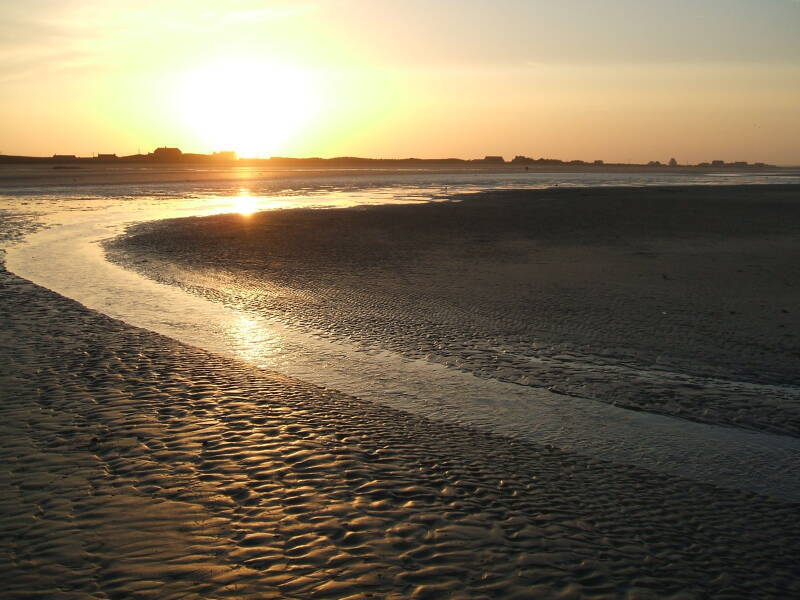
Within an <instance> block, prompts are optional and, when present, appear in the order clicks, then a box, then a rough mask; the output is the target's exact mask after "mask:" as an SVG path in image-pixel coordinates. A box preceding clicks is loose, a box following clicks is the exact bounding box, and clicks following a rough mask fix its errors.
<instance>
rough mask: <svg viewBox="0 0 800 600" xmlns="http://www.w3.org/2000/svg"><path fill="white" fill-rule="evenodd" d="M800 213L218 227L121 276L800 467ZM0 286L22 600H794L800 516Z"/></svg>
mask: <svg viewBox="0 0 800 600" xmlns="http://www.w3.org/2000/svg"><path fill="white" fill-rule="evenodd" d="M796 190H797V188H796V187H793V186H769V189H767V188H766V187H764V186H760V187H758V188H748V187H739V188H720V189H716V190H714V191H713V192H712V191H711V190H709V189H702V190H698V189H697V188H674V189H657V190H646V191H645V190H641V189H631V190H619V189H608V190H596V189H594V190H547V191H540V192H518V191H513V192H496V193H489V194H484V195H480V196H474V197H473V196H469V197H468V196H463V197H454V198H452V199H451V201H449V202H444V203H440V204H422V205H409V206H387V207H361V208H355V209H329V210H316V211H312V210H296V209H295V210H286V211H276V212H270V213H255V214H252V215H248V216H245V215H219V216H211V217H203V218H189V219H179V220H170V221H162V222H156V223H150V224H144V225H140V226H134V227H132V228H131V229H129V231H128V234H127V235H126V236H124V237H123V238H119V239H118V240H115V241H111V242H110V243H108V244H107V245H106V251H107V253H108V256H109V258H111V259H112V260H113V261H116V262H118V263H121V264H124V265H125V266H126V267H128V268H131V269H134V270H136V271H138V272H140V273H143V274H145V275H146V276H148V277H150V278H153V279H157V280H161V281H164V282H167V283H170V284H172V285H175V286H179V287H181V288H182V289H185V290H187V291H189V292H190V293H193V294H196V295H199V296H201V297H211V296H213V297H212V299H213V300H214V301H215V302H220V303H225V304H229V305H233V306H238V307H240V308H242V309H244V310H247V311H251V312H254V313H263V314H265V315H268V316H270V317H274V318H280V319H282V320H284V321H286V322H287V323H289V324H291V325H293V326H296V327H306V328H313V329H315V330H317V331H318V332H319V334H320V335H322V336H327V337H329V338H332V339H347V340H349V341H350V342H351V343H353V344H360V345H363V346H365V347H369V346H375V345H377V346H380V347H384V348H388V349H389V350H392V351H394V352H397V353H399V354H403V355H406V356H409V357H415V358H424V359H425V360H429V361H431V362H435V363H437V364H443V365H447V366H448V368H453V369H458V370H463V371H465V372H470V373H474V374H477V375H478V376H479V377H482V378H485V379H498V380H502V381H506V382H515V383H518V384H522V385H524V386H533V387H537V386H540V387H546V388H553V389H555V391H556V392H559V393H564V394H574V395H576V396H578V397H583V398H584V399H585V401H586V402H607V403H617V404H619V405H621V406H628V407H631V408H635V409H637V410H640V411H653V412H660V413H665V414H668V415H672V416H675V417H678V418H682V419H686V420H688V421H703V422H707V423H712V424H716V425H723V426H728V427H736V428H744V429H749V430H756V431H762V432H772V433H778V434H780V435H784V436H788V437H797V436H798V433H799V432H800V425H798V405H797V404H796V402H795V401H796V398H797V384H798V381H797V375H796V374H797V372H798V369H797V367H798V354H797V350H798V338H797V335H798V333H800V326H799V325H800V321H799V320H798V319H800V317H798V314H797V312H796V310H795V305H796V298H797V292H796V289H797V287H796V286H797V285H798V284H800V271H799V270H798V266H797V265H799V264H800V262H798V260H797V258H798V257H797V252H798V250H797V248H798V246H797V243H796V242H797V238H796V234H795V232H794V231H793V223H796V222H797V219H796V217H797V216H798V215H797V212H798V211H800V203H798V201H797V191H796ZM489 209H491V210H489ZM532 272H534V273H535V277H531V273H532ZM0 277H1V281H2V285H0V314H2V320H3V323H4V328H3V334H2V349H1V350H0V365H1V367H0V368H1V369H2V370H1V371H0V372H1V373H2V378H3V384H2V390H3V402H2V404H1V405H0V411H2V428H3V443H2V446H1V447H0V452H2V456H3V460H2V462H3V464H4V465H5V467H4V469H3V472H2V477H0V485H2V488H3V490H4V491H3V494H2V495H0V498H2V502H3V522H2V523H3V524H2V534H3V537H4V538H5V539H6V540H9V541H8V543H6V544H5V545H4V550H3V551H4V557H3V559H2V560H0V571H1V572H2V573H3V580H4V581H6V582H7V583H6V584H5V585H6V587H5V591H4V593H3V597H8V598H36V597H47V598H65V599H67V598H68V599H72V598H76V599H77V598H98V599H100V598H154V599H155V598H159V599H162V598H298V599H300V598H303V599H305V598H336V599H344V598H348V599H356V598H359V599H366V598H397V599H400V598H452V599H456V598H475V599H478V598H503V599H505V598H510V599H522V598H526V599H527V598H582V597H588V598H631V599H633V598H708V597H719V598H752V597H776V598H777V597H792V596H796V595H798V593H800V589H798V588H800V580H798V577H797V572H796V563H797V559H798V557H800V524H799V523H800V521H799V520H798V519H797V516H798V511H799V510H800V505H798V504H797V503H796V502H789V501H786V500H780V499H778V498H774V497H769V496H766V495H758V494H753V493H747V492H742V491H738V490H735V489H726V488H722V487H718V486H713V485H708V484H704V483H699V482H697V481H691V480H689V479H685V478H682V477H677V476H670V475H665V474H663V473H657V472H654V471H651V470H648V469H644V468H640V467H636V466H631V465H625V464H618V463H614V462H610V461H606V460H598V459H595V458H593V457H591V456H586V455H584V454H581V453H580V452H574V451H564V450H563V449H559V448H558V447H555V446H553V445H551V444H547V445H545V444H536V443H533V442H530V441H525V440H520V439H513V438H510V437H505V436H500V435H496V434H492V433H491V432H487V431H478V430H476V429H474V428H470V427H465V426H459V425H456V424H453V423H446V422H441V421H436V420H431V419H426V418H423V417H420V416H417V415H412V414H409V413H407V412H402V411H398V410H393V409H391V408H387V407H383V406H380V405H377V404H375V403H372V402H366V401H364V400H361V399H359V398H356V397H353V396H349V395H347V394H344V393H341V392H339V391H336V390H335V389H327V388H323V387H320V386H316V385H312V384H309V383H306V382H303V381H300V380H297V379H293V378H290V377H287V376H285V375H282V374H280V373H273V372H269V371H266V370H264V369H258V368H256V367H254V366H253V365H251V364H248V363H247V362H245V361H242V360H235V359H231V358H227V357H222V356H220V355H218V354H214V353H212V352H208V351H205V350H202V349H200V348H197V347H192V346H189V345H186V344H181V343H179V342H176V341H175V340H172V339H170V338H167V337H164V336H161V335H158V334H156V333H153V332H150V331H147V330H144V329H139V328H135V327H132V326H130V325H127V324H125V323H123V322H121V321H118V320H114V319H111V318H109V317H107V316H105V315H102V314H99V313H97V312H95V311H92V310H89V309H87V308H85V307H84V306H81V305H80V304H78V303H77V302H74V301H72V300H69V299H66V298H64V297H62V296H59V295H58V294H55V293H53V292H51V291H49V290H46V289H43V288H41V287H39V286H36V285H34V284H32V283H30V282H27V281H25V280H23V279H21V278H19V277H17V276H15V275H13V274H11V273H9V272H7V271H5V270H4V271H2V273H0ZM533 358H535V359H536V360H531V359H533ZM676 373H677V374H678V375H679V376H676V375H675V374H676ZM523 378H527V379H525V380H524V379H523ZM693 386H694V387H693ZM698 386H699V387H698ZM753 386H760V387H758V388H757V389H760V390H762V392H763V390H764V389H772V390H774V391H775V393H774V394H773V395H765V394H763V393H762V394H756V393H755V392H753V391H752V390H753V389H756V388H755V387H753ZM709 451H713V449H711V448H710V449H709Z"/></svg>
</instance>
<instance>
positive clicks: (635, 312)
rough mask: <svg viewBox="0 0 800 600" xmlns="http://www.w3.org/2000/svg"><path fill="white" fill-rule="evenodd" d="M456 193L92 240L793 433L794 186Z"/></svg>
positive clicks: (536, 379) (174, 225) (418, 336)
mask: <svg viewBox="0 0 800 600" xmlns="http://www.w3.org/2000/svg"><path fill="white" fill-rule="evenodd" d="M455 200H457V201H456V202H447V203H438V204H425V205H409V206H378V207H368V208H364V207H361V208H358V209H331V210H324V211H319V210H289V211H278V212H268V213H259V214H255V215H250V216H242V215H220V216H215V217H206V218H193V219H180V220H173V221H164V222H160V223H155V224H148V225H142V226H138V227H134V228H132V229H131V230H130V231H129V234H128V235H127V236H125V237H124V238H121V239H118V240H116V241H114V242H112V243H111V244H109V246H108V248H107V250H108V253H109V257H110V258H111V259H112V260H114V261H117V262H120V263H121V264H124V265H125V266H127V267H128V268H133V269H135V270H137V271H139V272H140V273H143V274H145V275H146V276H148V277H151V278H154V279H156V280H159V281H163V282H166V283H171V284H177V285H180V286H182V287H183V288H184V289H186V290H188V291H190V292H192V293H196V294H199V295H201V296H205V297H208V298H212V299H214V300H217V301H220V300H221V301H223V302H226V303H228V304H230V305H233V306H237V307H240V308H245V309H247V310H250V311H254V312H258V313H262V314H266V315H277V316H279V317H280V318H281V320H284V321H289V322H294V323H296V324H297V325H298V326H301V327H304V328H313V329H316V330H321V331H324V332H327V333H328V334H329V335H331V336H332V337H334V338H338V339H348V340H351V341H354V342H356V343H361V344H365V345H371V346H378V347H384V348H389V349H391V350H393V351H396V352H400V353H403V354H405V355H407V356H411V357H425V358H427V359H429V360H434V361H438V362H443V363H445V364H447V365H450V366H454V367H457V368H460V369H463V370H466V371H470V372H472V373H475V374H477V375H479V376H484V377H491V378H496V379H500V380H505V381H510V382H514V383H520V384H523V385H533V386H540V387H549V388H551V389H553V390H555V391H560V392H563V393H565V394H570V395H572V396H579V397H586V398H587V399H591V400H602V401H606V402H611V403H615V404H618V405H622V406H626V407H630V408H635V409H643V410H648V411H652V412H661V413H666V414H671V415H675V416H679V417H682V418H688V419H692V420H699V421H706V422H711V423H717V424H726V425H734V426H739V427H746V428H752V429H760V430H766V431H771V432H777V433H783V434H789V435H795V436H797V435H798V434H800V397H798V393H797V384H798V383H799V382H800V380H798V376H797V373H799V372H800V311H797V310H796V309H795V305H796V303H797V302H796V301H797V289H798V286H800V269H799V268H798V265H800V250H798V248H800V245H798V243H797V242H798V239H797V234H796V232H795V230H794V227H793V223H794V222H796V221H797V219H798V217H800V200H798V187H797V186H781V185H771V186H736V187H707V186H704V187H670V188H648V189H643V188H605V189H603V188H595V189H557V190H529V191H501V192H492V193H486V194H480V195H465V196H461V197H458V198H456V199H455ZM748 383H757V384H759V385H761V386H764V385H767V386H773V387H771V388H770V393H769V394H765V393H764V390H763V387H762V388H758V389H751V388H749V387H748V386H747V384H748Z"/></svg>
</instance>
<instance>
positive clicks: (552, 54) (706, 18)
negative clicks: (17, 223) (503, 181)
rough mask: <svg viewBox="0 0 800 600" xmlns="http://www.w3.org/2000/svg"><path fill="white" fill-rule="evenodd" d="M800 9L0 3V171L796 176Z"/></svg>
mask: <svg viewBox="0 0 800 600" xmlns="http://www.w3.org/2000/svg"><path fill="white" fill-rule="evenodd" d="M798 32H800V1H798V0H759V1H757V0H692V1H688V0H672V1H671V2H654V1H650V0H562V1H561V2H559V3H556V2H552V0H547V1H539V0H493V1H487V0H458V1H456V0H436V1H435V2H434V1H431V0H424V1H423V0H403V1H402V2H398V1H397V0H392V1H388V0H368V1H366V0H308V1H305V0H296V1H292V2H286V1H263V0H262V1H255V0H190V1H189V0H171V1H168V2H167V1H164V0H158V1H153V0H138V1H137V2H135V3H133V2H130V1H128V2H119V1H116V0H102V1H99V0H26V1H25V2H11V1H7V0H0V153H2V154H23V155H37V156H47V155H51V154H54V153H66V154H78V155H83V156H91V155H92V154H93V153H117V154H119V155H127V154H133V153H136V152H137V151H142V152H150V151H152V150H153V149H154V148H156V147H158V146H177V147H180V148H181V149H183V150H184V151H185V152H212V151H222V150H234V151H236V152H238V153H239V154H240V155H241V156H324V157H331V156H369V157H376V158H377V157H384V158H402V157H409V156H417V157H423V158H442V157H459V158H474V157H483V156H484V155H489V154H491V155H503V156H505V157H506V158H507V159H510V158H512V157H513V156H515V155H518V154H521V155H526V156H532V157H535V158H538V157H553V158H560V159H563V160H572V159H582V160H595V159H603V160H606V161H607V162H612V161H613V162H647V161H650V160H660V161H662V162H666V161H667V160H669V159H670V158H672V157H675V158H676V159H677V160H678V161H679V162H680V163H682V164H683V163H696V162H700V161H708V160H715V159H718V160H726V161H733V160H747V161H749V162H757V161H760V162H767V163H771V164H783V165H787V164H791V165H800V34H799V33H798Z"/></svg>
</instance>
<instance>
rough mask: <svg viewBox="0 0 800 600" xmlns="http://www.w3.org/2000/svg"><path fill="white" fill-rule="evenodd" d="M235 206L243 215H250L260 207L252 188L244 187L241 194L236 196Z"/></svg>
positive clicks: (240, 191)
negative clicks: (251, 191)
mask: <svg viewBox="0 0 800 600" xmlns="http://www.w3.org/2000/svg"><path fill="white" fill-rule="evenodd" d="M233 207H234V209H235V211H236V212H238V213H239V214H240V215H242V216H243V217H249V216H250V215H252V214H253V213H254V212H256V209H257V207H258V198H256V197H255V196H251V195H250V190H247V189H244V188H242V189H241V190H239V195H238V196H237V197H236V198H234V201H233Z"/></svg>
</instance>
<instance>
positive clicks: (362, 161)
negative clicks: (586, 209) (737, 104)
mask: <svg viewBox="0 0 800 600" xmlns="http://www.w3.org/2000/svg"><path fill="white" fill-rule="evenodd" d="M209 162H211V163H226V164H231V163H235V164H237V165H242V166H247V165H269V166H280V167H321V168H324V167H363V168H370V167H372V168H375V167H398V166H416V167H425V166H431V167H434V166H438V167H447V166H450V167H459V166H461V167H470V166H472V167H479V166H483V167H488V168H500V167H524V168H525V169H530V168H531V167H588V168H597V167H604V168H608V167H638V168H642V167H648V168H654V167H658V168H660V167H663V168H667V169H669V168H679V167H680V168H691V167H699V168H714V169H719V168H737V169H741V168H765V167H770V168H773V167H774V166H773V165H768V164H766V163H763V162H756V163H748V162H746V161H736V162H725V161H723V160H711V161H708V162H701V163H698V164H694V165H691V164H679V163H678V161H677V160H676V159H674V158H671V159H669V160H668V161H667V162H664V163H662V162H660V161H658V160H652V161H650V162H648V163H642V164H636V163H607V162H605V161H602V160H594V161H588V162H587V161H584V160H569V161H564V160H560V159H557V158H531V157H529V156H522V155H518V156H515V157H514V158H513V159H511V160H510V161H507V160H505V158H504V157H502V156H484V157H483V158H476V159H462V158H359V157H355V156H339V157H335V158H317V157H314V158H289V157H283V156H273V157H271V158H239V157H238V156H237V155H236V152H233V151H223V152H213V153H211V154H195V153H189V152H182V151H181V150H180V149H179V148H170V147H166V146H164V147H161V148H156V149H155V150H153V151H152V152H149V153H147V154H132V155H129V156H118V155H117V154H103V153H99V154H95V155H94V156H91V157H81V156H77V155H75V154H53V155H52V156H47V157H36V156H12V155H5V154H0V164H20V163H45V164H48V163H49V164H54V165H57V166H62V167H63V166H65V165H66V166H69V165H72V166H74V167H77V166H78V165H80V164H82V163H209Z"/></svg>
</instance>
